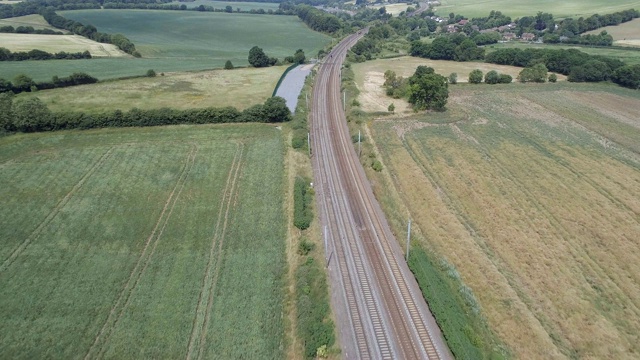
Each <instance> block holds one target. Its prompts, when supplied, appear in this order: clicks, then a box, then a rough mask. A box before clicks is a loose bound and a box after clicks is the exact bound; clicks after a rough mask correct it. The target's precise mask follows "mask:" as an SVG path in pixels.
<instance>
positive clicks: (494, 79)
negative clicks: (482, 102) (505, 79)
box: [484, 70, 500, 84]
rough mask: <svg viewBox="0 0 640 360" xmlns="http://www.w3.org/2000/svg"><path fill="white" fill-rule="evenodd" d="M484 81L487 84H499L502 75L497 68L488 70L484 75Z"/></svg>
mask: <svg viewBox="0 0 640 360" xmlns="http://www.w3.org/2000/svg"><path fill="white" fill-rule="evenodd" d="M484 82H485V83H487V84H497V83H499V82H500V75H499V74H498V72H497V71H495V70H491V71H488V72H487V73H486V74H485V75H484Z"/></svg>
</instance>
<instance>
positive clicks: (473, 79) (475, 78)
mask: <svg viewBox="0 0 640 360" xmlns="http://www.w3.org/2000/svg"><path fill="white" fill-rule="evenodd" d="M481 82H482V71H481V70H480V69H475V70H473V71H471V72H470V73H469V83H471V84H480V83H481Z"/></svg>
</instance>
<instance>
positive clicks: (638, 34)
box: [587, 19, 640, 46]
mask: <svg viewBox="0 0 640 360" xmlns="http://www.w3.org/2000/svg"><path fill="white" fill-rule="evenodd" d="M602 31H606V32H607V33H609V35H611V36H612V37H613V40H614V41H613V44H614V45H620V46H640V19H633V20H631V21H629V22H626V23H624V24H620V25H618V26H606V27H603V28H600V29H597V30H593V31H589V32H587V34H600V32H602Z"/></svg>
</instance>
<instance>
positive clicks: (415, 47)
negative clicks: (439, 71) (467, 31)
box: [409, 34, 485, 61]
mask: <svg viewBox="0 0 640 360" xmlns="http://www.w3.org/2000/svg"><path fill="white" fill-rule="evenodd" d="M484 52H485V50H484V48H481V47H478V45H477V44H476V43H475V42H474V41H473V40H472V39H470V38H469V37H467V36H465V35H463V34H452V35H448V36H440V37H437V38H436V39H435V40H433V42H432V43H430V44H427V43H424V42H421V41H414V42H412V43H411V48H410V50H409V53H410V54H411V55H412V56H417V57H422V58H427V59H433V60H453V61H473V60H482V59H484Z"/></svg>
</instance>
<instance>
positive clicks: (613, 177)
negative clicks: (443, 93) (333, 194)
mask: <svg viewBox="0 0 640 360" xmlns="http://www.w3.org/2000/svg"><path fill="white" fill-rule="evenodd" d="M549 85H550V84H541V85H528V84H527V85H522V84H510V85H501V86H495V87H492V86H486V85H480V86H470V85H458V86H450V90H451V93H450V98H449V104H448V105H447V108H448V110H447V111H446V112H444V113H437V112H435V113H427V114H422V115H413V116H410V117H404V118H392V119H389V118H386V119H385V118H383V119H380V120H377V121H374V122H373V123H372V125H371V126H370V130H371V132H372V136H373V139H375V144H376V148H375V149H376V151H377V153H379V155H380V157H381V158H382V162H383V164H384V167H385V168H386V170H385V172H386V173H387V174H388V175H386V177H385V176H384V172H383V173H382V175H374V176H375V177H374V178H373V182H374V184H375V191H376V193H377V195H378V196H379V198H381V199H382V200H381V202H382V204H383V206H384V207H385V208H386V212H387V213H388V214H392V215H390V216H391V217H392V218H393V217H394V216H393V214H394V213H402V214H406V213H407V212H408V213H409V214H410V216H411V218H412V219H413V224H414V227H413V228H414V229H415V232H414V234H415V239H416V241H417V243H419V244H420V245H421V247H423V248H425V249H427V251H428V252H429V253H431V254H433V256H434V257H435V259H436V261H435V263H436V264H439V265H437V266H439V267H442V268H443V269H445V271H446V273H447V274H448V276H450V277H452V278H458V279H461V280H462V281H463V283H464V284H466V285H468V287H469V289H470V290H471V291H472V293H473V294H474V295H475V298H476V299H477V304H475V305H473V306H477V308H476V309H477V310H479V311H480V312H481V313H482V314H483V316H484V317H486V319H487V323H488V325H489V326H490V328H491V329H492V330H493V331H494V332H495V333H496V334H497V336H498V337H499V338H500V339H501V340H502V341H503V342H504V344H505V345H506V346H507V348H508V349H509V351H508V352H509V353H511V355H513V356H514V357H515V358H522V359H532V358H544V359H561V358H616V359H632V358H637V354H638V352H640V347H639V346H638V344H640V342H639V341H638V340H639V338H638V334H639V333H640V288H639V287H638V283H640V267H639V266H638V264H640V250H639V248H640V145H639V144H640V120H638V119H640V110H639V109H640V94H638V92H637V91H632V90H626V89H622V88H618V87H615V86H611V85H606V84H602V85H585V84H570V83H558V84H554V85H553V86H549ZM372 173H373V172H372ZM374 174H375V173H374ZM378 174H379V173H378ZM389 199H395V200H394V201H395V202H394V201H389ZM396 217H397V216H396ZM399 220H402V219H399ZM404 221H406V218H405V219H404ZM392 222H393V220H392ZM396 223H398V221H396ZM401 226H402V224H400V226H397V227H396V231H397V232H400V233H402V232H403V231H404V229H403V228H402V227H401ZM404 226H406V225H404ZM437 259H440V260H437ZM449 264H450V265H449ZM467 290H468V289H467ZM461 291H462V290H461ZM471 298H473V296H472V297H471ZM471 303H472V304H473V301H472V302H471ZM474 311H475V310H474Z"/></svg>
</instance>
